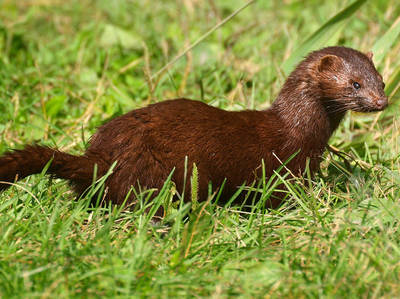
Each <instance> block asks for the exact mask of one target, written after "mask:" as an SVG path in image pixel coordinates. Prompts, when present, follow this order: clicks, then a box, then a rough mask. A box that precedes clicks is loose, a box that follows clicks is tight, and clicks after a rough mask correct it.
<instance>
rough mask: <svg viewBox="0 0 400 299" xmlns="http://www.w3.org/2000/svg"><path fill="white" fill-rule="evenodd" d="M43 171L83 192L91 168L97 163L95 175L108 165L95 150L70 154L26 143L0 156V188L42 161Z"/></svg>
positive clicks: (39, 168)
mask: <svg viewBox="0 0 400 299" xmlns="http://www.w3.org/2000/svg"><path fill="white" fill-rule="evenodd" d="M50 160H52V161H51V164H50V166H49V168H48V170H47V172H48V173H50V174H54V175H55V176H56V177H58V178H62V179H67V180H70V181H71V182H72V183H73V184H74V186H75V188H76V189H77V191H78V192H83V191H84V190H85V189H86V188H87V187H89V186H90V184H91V183H92V181H93V171H94V167H95V165H97V174H96V176H97V178H99V177H101V176H103V175H104V174H106V172H107V170H108V168H109V167H110V165H108V163H107V162H106V161H104V160H103V159H102V158H101V157H100V156H99V155H96V154H95V153H91V154H86V155H83V156H74V155H70V154H67V153H63V152H60V151H58V150H55V149H51V148H49V147H45V146H40V145H31V146H27V147H25V148H24V149H22V150H15V151H12V152H8V153H6V154H4V155H3V156H1V157H0V190H4V189H6V188H8V187H9V186H10V185H9V184H5V183H2V182H10V183H11V182H14V181H15V179H18V180H19V179H22V178H24V177H26V176H29V175H31V174H35V173H40V172H41V171H42V170H43V168H44V167H45V166H46V164H47V163H48V162H49V161H50Z"/></svg>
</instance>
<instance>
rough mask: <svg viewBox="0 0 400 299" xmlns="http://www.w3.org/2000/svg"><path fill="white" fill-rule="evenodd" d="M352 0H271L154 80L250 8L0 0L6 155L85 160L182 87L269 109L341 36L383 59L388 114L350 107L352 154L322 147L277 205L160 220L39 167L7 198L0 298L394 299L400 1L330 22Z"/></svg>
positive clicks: (233, 104)
mask: <svg viewBox="0 0 400 299" xmlns="http://www.w3.org/2000/svg"><path fill="white" fill-rule="evenodd" d="M351 3H352V2H350V1H324V2H322V4H321V1H316V0H308V1H284V3H282V1H261V0H259V1H258V2H256V3H255V4H253V5H251V6H249V7H248V8H246V9H245V10H243V11H242V12H241V13H240V14H238V15H237V16H236V17H235V18H233V19H231V20H230V21H229V22H228V23H226V24H224V25H223V26H221V27H220V28H219V29H218V30H216V31H215V32H213V33H212V34H211V35H210V36H209V37H208V38H206V39H204V40H203V41H202V42H201V43H200V44H199V45H198V46H197V47H196V48H194V49H193V50H192V51H190V52H188V53H187V55H184V57H183V58H182V59H180V60H179V61H178V62H177V63H175V64H174V65H173V66H172V67H171V68H170V69H169V72H168V73H164V74H163V75H162V76H161V77H156V78H154V79H153V80H151V79H150V78H151V76H152V74H155V73H156V72H157V71H158V70H159V69H160V68H162V67H163V66H164V65H165V64H166V63H167V62H168V61H170V60H171V59H173V58H174V57H175V56H176V55H178V54H179V53H181V51H182V49H183V48H185V47H187V46H189V45H190V44H191V43H193V42H194V41H195V40H196V39H198V38H199V37H200V36H201V35H202V34H203V33H205V32H206V31H207V30H209V29H210V28H211V27H212V26H214V25H215V24H217V23H218V22H220V21H221V20H223V19H224V18H225V17H227V16H228V15H229V14H230V13H232V12H233V11H234V10H235V9H237V8H239V7H240V6H241V5H243V4H244V2H243V1H239V0H230V1H225V0H208V1H205V0H203V1H201V0H182V1H172V0H168V1H150V0H148V1H147V0H139V1H128V0H126V1H123V0H120V1H109V0H98V1H94V0H93V1H89V0H79V1H78V0H70V1H58V0H29V1H28V0H26V1H12V0H3V1H1V2H0V99H1V100H0V132H1V139H0V152H4V151H5V150H7V149H10V148H19V147H22V145H23V144H26V143H32V142H34V141H40V142H42V143H44V144H47V145H51V146H57V147H58V148H61V149H63V150H67V151H69V152H71V153H82V151H83V150H84V149H85V146H86V144H87V140H88V138H89V137H90V135H91V134H92V133H93V132H94V131H95V129H96V127H97V126H99V125H100V124H101V123H102V122H104V121H106V120H108V119H110V118H112V117H115V116H117V115H120V114H122V113H124V112H127V111H129V110H130V109H133V108H137V107H142V106H145V105H146V104H148V103H150V102H157V101H160V100H163V99H166V98H173V97H178V96H183V95H184V96H186V97H191V98H197V99H201V100H203V101H205V102H207V103H210V104H212V105H215V106H218V107H223V108H225V109H242V108H257V109H262V108H265V107H267V106H268V105H269V104H270V103H271V101H272V100H273V99H274V97H275V96H276V95H277V93H278V91H279V88H280V86H281V85H282V83H283V82H284V80H285V77H286V75H287V73H288V71H290V69H291V67H292V65H293V63H295V62H296V61H297V60H298V59H299V57H301V55H302V53H303V52H304V51H308V50H310V49H312V48H318V47H321V46H327V45H333V44H341V45H347V46H351V47H354V48H357V49H360V50H362V51H369V50H371V49H373V50H374V51H375V61H376V64H377V66H378V68H379V70H380V71H381V72H382V74H383V76H384V78H385V81H386V82H387V88H386V90H387V92H388V94H390V95H391V98H390V102H391V106H390V108H389V109H387V110H386V111H385V112H383V113H380V114H374V115H362V114H349V115H348V116H347V117H346V119H345V121H344V122H343V123H342V125H341V126H340V128H339V129H338V131H337V133H336V134H335V136H334V137H333V138H332V139H331V144H332V145H333V146H335V147H336V148H338V149H340V150H341V151H342V152H345V153H347V154H349V155H350V156H351V158H349V157H347V158H346V160H344V159H342V158H340V157H338V156H336V155H333V156H332V155H329V154H326V160H325V161H324V163H323V164H322V169H321V174H320V175H319V176H317V177H316V178H314V179H313V182H312V188H307V187H303V184H302V182H301V181H299V182H296V183H293V184H291V185H289V189H290V191H291V200H290V201H288V202H287V203H285V204H284V205H283V206H282V207H281V208H279V209H277V210H274V211H265V210H264V209H262V208H261V206H260V205H254V209H253V211H252V212H249V213H245V212H243V211H240V209H239V208H238V207H231V206H226V207H218V206H216V205H215V204H213V203H212V202H209V203H207V204H206V205H200V206H199V207H198V208H197V209H195V210H194V211H193V212H190V214H189V216H188V217H184V216H185V215H187V214H188V213H189V212H188V207H187V206H181V207H175V208H173V209H170V211H169V213H168V216H167V219H166V220H165V221H163V222H161V223H158V224H154V223H151V222H150V217H149V216H146V215H145V214H144V213H143V209H144V206H143V205H142V206H140V205H138V206H137V208H136V209H135V210H120V209H118V208H116V207H108V208H91V207H88V206H87V202H88V201H87V200H85V199H82V200H80V201H74V198H75V194H73V193H72V192H71V191H70V190H71V188H70V187H69V186H68V185H67V184H66V182H64V181H60V180H52V181H50V180H49V179H48V177H45V176H44V175H36V176H32V177H30V178H28V179H26V180H24V181H22V182H20V183H19V186H15V187H12V188H11V189H10V190H9V191H7V192H5V193H3V194H1V195H0V239H1V241H0V296H1V297H2V298H8V297H18V298H20V297H30V298H31V297H41V298H52V297H55V296H58V297H87V296H89V297H100V296H102V297H103V296H105V297H114V296H122V297H125V296H132V295H135V296H138V297H141V296H151V297H177V296H187V297H192V296H193V297H203V296H204V297H211V296H212V297H215V298H228V297H233V296H239V297H281V296H286V297H293V298H299V297H300V298H301V297H346V298H351V297H363V298H369V297H371V298H376V297H386V298H390V297H394V296H397V295H398V294H399V292H400V281H399V280H400V263H399V261H400V241H399V240H400V231H399V221H398V219H399V218H400V203H399V198H400V191H399V188H398V185H399V184H400V174H399V169H400V165H399V164H400V161H399V125H400V122H399V116H398V113H397V111H398V104H397V101H398V100H399V94H400V93H397V91H398V89H399V86H400V76H399V74H400V62H399V59H398V53H399V50H400V42H398V40H399V39H398V31H399V24H398V22H399V19H398V18H399V15H400V6H399V5H398V3H397V0H387V1H378V0H376V1H373V0H371V1H367V2H365V1H358V2H357V3H356V5H355V9H354V14H352V15H351V14H350V11H349V10H347V11H345V14H344V15H341V18H342V19H343V20H342V22H339V23H335V22H334V21H335V20H338V18H336V19H333V21H332V22H330V23H328V24H327V25H326V26H323V25H324V24H325V23H326V22H327V21H328V20H329V19H330V18H331V17H333V16H334V15H335V14H337V13H339V12H340V11H341V10H343V9H345V8H346V7H347V6H348V5H349V4H351ZM339 19H340V18H339ZM396 22H397V23H396ZM391 26H392V27H391ZM318 30H319V31H318ZM314 33H316V34H314ZM313 34H314V35H313ZM309 37H311V38H309ZM381 37H383V38H381ZM284 61H289V62H286V63H285V64H284ZM261 189H262V190H261V192H263V193H264V194H267V193H268V188H267V186H261ZM168 196H169V190H166V192H164V193H162V194H161V196H159V197H158V198H157V199H156V201H155V202H156V203H160V204H161V203H165V202H166V201H167V200H168ZM142 199H143V200H142V201H143V202H145V199H146V194H142Z"/></svg>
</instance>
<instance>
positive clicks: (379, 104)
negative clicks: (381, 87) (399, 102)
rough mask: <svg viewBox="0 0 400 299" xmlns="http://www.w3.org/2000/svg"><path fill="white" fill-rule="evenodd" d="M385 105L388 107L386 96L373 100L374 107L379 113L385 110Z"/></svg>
mask: <svg viewBox="0 0 400 299" xmlns="http://www.w3.org/2000/svg"><path fill="white" fill-rule="evenodd" d="M387 105H388V97H387V96H383V97H380V98H378V99H376V100H375V106H376V108H377V110H379V111H381V110H383V109H385V108H386V107H387Z"/></svg>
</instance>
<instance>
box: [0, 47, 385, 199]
mask: <svg viewBox="0 0 400 299" xmlns="http://www.w3.org/2000/svg"><path fill="white" fill-rule="evenodd" d="M354 82H358V83H359V84H360V85H361V88H360V89H358V90H357V89H356V88H355V87H354V86H353V83H354ZM383 88H384V84H383V81H382V77H381V75H380V74H379V73H378V72H377V71H376V69H375V67H374V65H373V63H372V60H371V57H368V56H367V55H364V54H362V53H360V52H358V51H356V50H353V49H349V48H344V47H329V48H325V49H322V50H319V51H315V52H313V53H311V54H310V55H309V56H307V58H306V59H304V61H302V62H301V63H300V64H299V65H298V66H297V68H296V69H295V70H294V71H293V73H292V74H291V75H290V76H289V78H288V79H287V81H286V82H285V84H284V86H283V88H282V90H281V92H280V93H279V95H278V98H277V99H276V101H275V102H274V103H273V104H272V106H271V107H270V108H269V109H267V110H265V111H240V112H229V111H224V110H221V109H218V108H214V107H211V106H208V105H206V104H204V103H201V102H198V101H192V100H186V99H176V100H169V101H164V102H161V103H157V104H154V105H150V106H148V107H145V108H142V109H137V110H133V111H131V112H129V113H127V114H125V115H122V116H120V117H117V118H115V119H113V120H112V121H110V122H108V123H106V124H105V125H103V126H101V127H100V128H99V129H98V131H97V133H96V134H95V135H94V136H93V137H92V139H91V142H90V147H89V148H88V149H87V151H86V152H85V154H84V155H83V156H73V155H70V154H67V153H63V152H60V151H57V150H54V149H50V148H47V147H43V146H40V145H34V146H28V147H26V148H25V149H23V150H16V151H13V152H9V153H6V154H5V155H3V156H2V157H1V158H0V181H6V182H12V181H14V180H15V178H16V176H18V178H19V179H21V178H23V177H26V176H28V175H31V174H34V173H38V172H40V171H41V170H42V168H43V167H44V166H45V165H46V163H47V162H48V161H49V160H50V159H53V160H52V163H51V165H50V167H49V169H48V172H49V173H51V174H53V175H55V176H56V177H59V178H64V179H68V180H70V181H71V182H72V183H73V185H74V186H75V189H76V190H77V191H78V192H83V191H84V190H85V189H87V188H88V187H89V186H90V184H91V183H92V179H93V169H94V165H95V164H97V167H98V175H99V176H101V175H104V174H105V173H106V172H107V170H108V169H109V167H110V166H111V165H112V163H113V162H114V161H118V162H117V165H116V167H115V169H114V170H113V173H112V175H111V176H110V177H109V178H108V180H107V183H106V184H107V187H108V189H109V190H108V193H107V198H108V199H109V200H110V201H112V202H113V203H116V204H120V203H122V202H123V200H124V199H125V197H126V194H127V192H128V191H129V189H130V188H131V186H134V187H137V186H138V182H140V186H142V187H147V188H158V189H160V188H161V187H162V185H163V182H164V180H165V179H166V178H167V177H168V175H169V173H170V172H171V170H172V169H173V168H175V172H174V175H173V181H174V182H175V184H176V186H177V189H178V191H181V190H182V188H183V182H184V161H185V156H187V157H188V166H189V168H188V173H189V174H190V173H191V165H193V163H196V165H197V167H198V171H199V186H200V188H199V189H200V194H199V197H200V200H204V199H206V197H207V190H208V183H209V182H212V184H213V187H217V186H219V185H220V184H221V183H222V182H223V181H224V179H225V178H226V179H227V181H226V184H225V188H224V193H223V194H224V196H223V198H225V199H228V198H229V197H230V196H231V195H232V194H233V193H234V192H235V191H237V188H238V186H240V185H242V184H243V183H244V182H247V184H251V183H252V182H253V181H254V180H256V179H257V177H259V176H260V164H261V160H262V159H263V160H264V161H265V166H266V174H267V176H270V175H271V174H272V173H273V170H275V169H277V168H278V167H279V166H280V165H281V162H280V161H286V160H287V159H288V158H289V157H290V156H291V155H292V154H293V153H295V152H296V151H298V150H300V152H299V154H298V155H297V156H296V157H295V158H294V159H293V160H292V161H291V162H290V163H289V165H288V167H289V169H290V170H291V171H292V172H293V173H294V174H296V175H300V174H301V173H302V172H303V171H304V169H305V164H306V159H307V158H310V169H311V171H312V172H314V171H315V170H316V169H317V168H318V165H319V162H320V158H321V155H322V153H323V152H324V150H325V147H326V145H327V142H328V140H329V138H330V136H331V135H332V133H333V131H334V130H335V129H336V128H337V126H338V125H339V123H340V121H341V119H342V118H343V116H344V114H345V112H346V111H347V110H355V111H363V112H368V111H378V110H382V109H384V108H385V107H386V105H387V97H386V96H385V94H384V91H383ZM6 187H8V185H6V184H3V185H0V188H1V189H4V188H6ZM186 189H190V188H188V187H187V188H186ZM189 198H190V197H189V196H186V199H189ZM131 200H133V198H131Z"/></svg>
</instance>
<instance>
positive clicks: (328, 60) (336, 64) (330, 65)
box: [318, 54, 342, 72]
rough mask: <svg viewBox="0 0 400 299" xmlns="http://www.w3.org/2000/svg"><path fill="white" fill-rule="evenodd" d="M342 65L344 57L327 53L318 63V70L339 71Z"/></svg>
mask: <svg viewBox="0 0 400 299" xmlns="http://www.w3.org/2000/svg"><path fill="white" fill-rule="evenodd" d="M341 66H342V59H341V58H340V57H338V56H336V55H329V54H328V55H325V56H323V57H322V58H321V59H320V60H319V63H318V71H320V72H324V71H337V70H338V69H340V68H341Z"/></svg>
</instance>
